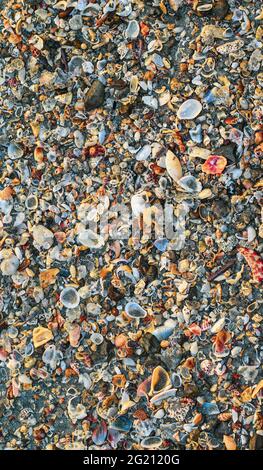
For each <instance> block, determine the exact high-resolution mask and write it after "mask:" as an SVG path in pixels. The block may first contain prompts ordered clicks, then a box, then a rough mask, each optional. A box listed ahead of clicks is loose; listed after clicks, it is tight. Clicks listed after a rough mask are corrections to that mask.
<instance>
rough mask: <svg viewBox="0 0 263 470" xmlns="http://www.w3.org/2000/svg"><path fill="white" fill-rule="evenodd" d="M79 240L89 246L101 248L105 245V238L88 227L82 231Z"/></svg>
mask: <svg viewBox="0 0 263 470" xmlns="http://www.w3.org/2000/svg"><path fill="white" fill-rule="evenodd" d="M78 242H79V243H81V244H82V245H84V246H87V247H88V248H101V247H102V246H103V245H104V238H103V237H102V236H101V235H97V234H96V233H94V232H93V231H92V230H89V229H88V230H83V231H81V232H80V234H79V235H78Z"/></svg>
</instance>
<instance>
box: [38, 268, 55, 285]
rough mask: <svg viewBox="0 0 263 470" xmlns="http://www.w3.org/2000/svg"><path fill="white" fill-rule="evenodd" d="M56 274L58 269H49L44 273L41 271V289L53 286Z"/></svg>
mask: <svg viewBox="0 0 263 470" xmlns="http://www.w3.org/2000/svg"><path fill="white" fill-rule="evenodd" d="M58 273H59V269H58V268H51V269H46V270H45V271H42V272H41V273H40V274H39V281H40V286H41V287H42V288H43V289H45V288H46V287H49V285H51V284H54V283H55V282H56V278H57V274H58Z"/></svg>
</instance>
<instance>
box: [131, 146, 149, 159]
mask: <svg viewBox="0 0 263 470" xmlns="http://www.w3.org/2000/svg"><path fill="white" fill-rule="evenodd" d="M149 155H151V146H150V145H144V147H142V148H141V149H140V150H139V152H138V153H136V155H135V158H136V160H138V161H139V162H140V161H142V160H146V159H147V158H148V157H149Z"/></svg>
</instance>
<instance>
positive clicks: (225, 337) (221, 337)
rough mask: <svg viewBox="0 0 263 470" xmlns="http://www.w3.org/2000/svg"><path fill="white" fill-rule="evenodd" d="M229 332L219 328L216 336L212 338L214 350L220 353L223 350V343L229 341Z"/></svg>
mask: <svg viewBox="0 0 263 470" xmlns="http://www.w3.org/2000/svg"><path fill="white" fill-rule="evenodd" d="M230 339H231V334H230V333H229V332H228V331H225V330H221V331H219V332H218V333H217V334H216V336H214V337H213V338H212V341H213V342H214V343H215V352H217V353H222V352H224V350H225V345H226V344H227V343H228V342H229V341H230Z"/></svg>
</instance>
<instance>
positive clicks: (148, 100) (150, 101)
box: [142, 95, 158, 109]
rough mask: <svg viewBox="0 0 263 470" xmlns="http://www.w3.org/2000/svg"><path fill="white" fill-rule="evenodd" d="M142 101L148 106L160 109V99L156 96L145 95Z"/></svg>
mask: <svg viewBox="0 0 263 470" xmlns="http://www.w3.org/2000/svg"><path fill="white" fill-rule="evenodd" d="M142 101H143V103H144V104H146V106H149V107H150V108H153V109H158V100H157V99H156V98H154V97H153V96H149V95H146V96H143V98H142Z"/></svg>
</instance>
